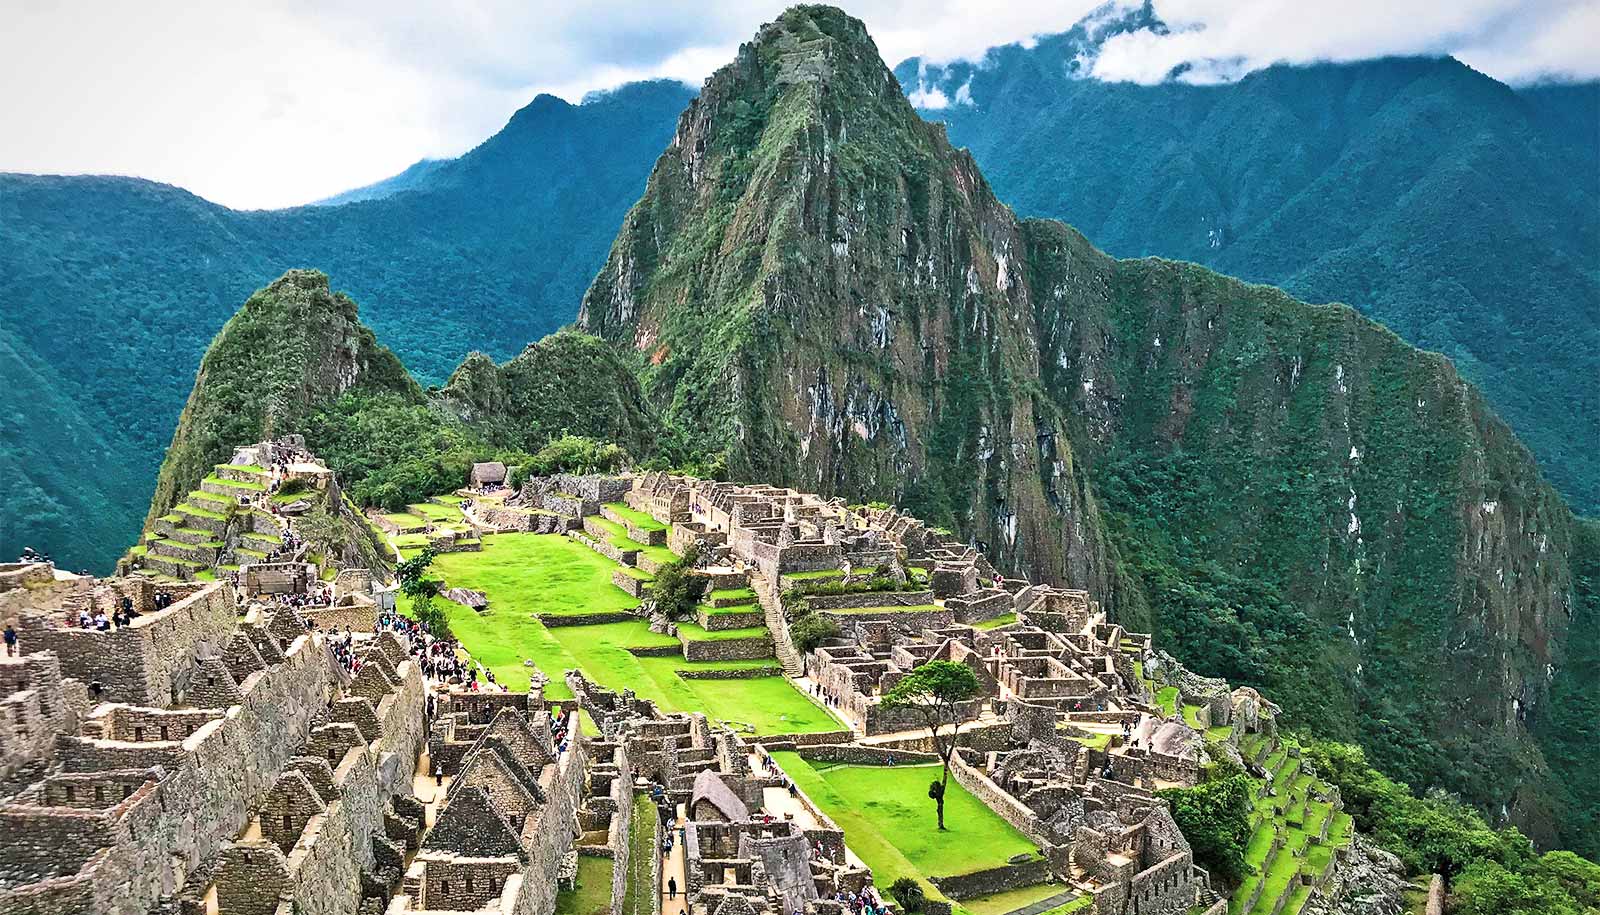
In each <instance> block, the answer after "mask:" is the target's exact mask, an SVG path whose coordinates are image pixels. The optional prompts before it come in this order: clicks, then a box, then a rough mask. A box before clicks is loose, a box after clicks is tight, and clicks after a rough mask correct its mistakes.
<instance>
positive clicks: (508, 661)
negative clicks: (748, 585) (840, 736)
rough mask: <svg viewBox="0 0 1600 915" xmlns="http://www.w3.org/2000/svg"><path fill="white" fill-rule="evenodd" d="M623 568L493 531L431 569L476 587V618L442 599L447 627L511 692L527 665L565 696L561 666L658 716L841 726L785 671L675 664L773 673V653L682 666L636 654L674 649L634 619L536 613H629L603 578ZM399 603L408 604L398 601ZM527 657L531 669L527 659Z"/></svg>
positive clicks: (738, 633) (543, 539) (552, 540)
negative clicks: (714, 674) (482, 608)
mask: <svg viewBox="0 0 1600 915" xmlns="http://www.w3.org/2000/svg"><path fill="white" fill-rule="evenodd" d="M619 568H621V566H618V565H617V564H616V563H614V562H612V561H611V560H609V559H607V558H605V557H604V556H601V555H600V554H598V553H596V552H595V551H593V550H591V549H589V548H588V547H587V546H584V545H583V544H582V543H579V542H577V541H576V540H574V539H572V538H570V537H565V536H561V535H558V534H498V535H495V536H493V537H489V538H486V539H485V540H484V541H483V549H482V550H481V551H479V552H462V553H446V554H443V555H441V556H439V557H437V558H436V559H435V560H434V563H433V569H432V572H433V575H434V576H435V577H437V578H439V579H442V580H443V581H444V582H445V583H447V584H448V585H450V586H459V587H464V588H472V589H475V590H479V591H482V592H484V594H485V595H487V596H488V599H489V609H488V611H487V612H484V613H477V612H474V611H473V610H470V609H468V608H467V607H463V606H461V605H460V604H455V603H452V602H449V601H443V600H442V599H441V605H442V606H443V607H444V609H445V612H446V615H447V617H448V618H449V621H450V628H451V630H452V631H453V632H454V634H455V637H456V638H457V639H459V640H460V641H461V644H462V645H463V646H464V647H465V648H466V649H467V651H469V652H471V654H472V656H473V657H474V658H475V659H477V660H478V661H479V662H480V663H482V664H483V665H484V666H486V667H488V668H489V669H491V670H493V671H494V674H495V678H496V679H497V680H498V681H499V682H500V683H501V684H502V685H504V686H506V687H507V688H509V689H526V688H527V687H528V684H529V678H530V675H531V673H532V671H533V669H537V670H539V671H541V672H543V673H544V674H545V675H546V676H547V677H548V678H549V683H548V685H547V686H546V688H545V694H546V695H547V696H549V697H551V698H558V699H559V698H570V697H571V695H572V693H571V691H570V690H569V689H568V688H567V686H566V683H565V682H564V680H563V675H564V673H565V671H567V670H568V669H572V668H576V669H579V670H582V671H583V672H584V674H585V675H586V676H588V677H589V678H590V679H592V680H594V681H595V682H596V683H599V684H600V685H602V686H605V687H607V688H609V689H619V690H620V689H624V688H628V689H632V690H634V691H635V692H636V693H637V694H638V695H640V696H641V697H644V698H648V699H653V700H655V701H656V702H657V703H659V704H660V705H661V707H662V709H663V711H667V712H690V711H703V712H705V713H706V715H708V716H709V717H711V718H712V719H714V720H717V721H722V722H726V723H728V724H729V725H731V726H733V727H736V728H738V729H740V730H744V731H755V732H756V733H763V734H783V733H810V732H817V731H833V730H840V729H842V727H843V726H842V725H841V724H840V723H839V722H837V721H836V720H835V719H834V718H833V717H832V716H831V715H830V714H829V713H828V712H827V710H825V709H824V708H823V707H822V706H820V705H818V704H817V703H815V702H813V701H812V700H811V699H809V698H808V697H806V696H805V695H804V694H803V693H801V692H800V691H799V690H797V689H795V688H794V686H792V685H791V684H790V683H789V681H788V680H787V679H785V678H784V677H782V676H757V677H752V678H747V679H685V678H684V677H681V676H679V672H680V671H688V670H692V671H719V670H747V669H751V668H770V667H774V666H776V664H777V662H776V661H775V660H773V659H757V660H748V661H695V662H690V661H686V660H684V658H683V655H682V653H681V652H673V653H667V654H661V655H649V656H646V655H638V654H634V653H633V652H632V651H630V649H638V648H643V649H656V650H663V649H668V648H679V647H680V643H679V641H678V639H677V638H676V637H674V636H670V635H664V634H662V633H657V632H651V631H650V628H649V625H648V623H646V621H645V620H643V619H640V618H633V619H629V620H625V621H618V622H603V623H595V624H589V625H549V626H547V625H545V623H544V622H541V621H540V617H544V618H545V619H549V620H551V622H558V621H559V619H558V618H560V617H563V616H565V617H577V616H587V615H589V614H597V613H616V612H619V611H627V610H631V609H633V608H634V607H635V606H637V605H638V600H637V599H635V598H633V597H631V596H630V595H629V594H628V593H627V592H625V591H623V590H622V589H621V588H619V587H617V586H616V585H614V584H612V582H611V575H612V573H613V572H615V571H616V570H617V569H619ZM401 606H402V609H403V610H404V609H409V607H408V606H407V605H406V604H405V602H404V600H403V599H402V605H401ZM682 628H683V631H684V632H685V635H686V636H688V637H690V638H693V639H726V638H748V637H751V636H753V635H762V634H765V633H766V629H765V628H761V627H754V628H752V629H749V630H746V629H736V630H727V631H723V632H707V631H705V630H703V629H700V627H698V626H694V625H693V624H683V626H682ZM525 661H531V662H532V667H529V666H528V665H526V664H524V662H525Z"/></svg>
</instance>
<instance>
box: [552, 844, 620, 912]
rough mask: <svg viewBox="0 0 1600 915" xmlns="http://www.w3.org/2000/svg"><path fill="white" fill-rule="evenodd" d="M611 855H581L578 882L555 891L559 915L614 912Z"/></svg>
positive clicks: (579, 857)
mask: <svg viewBox="0 0 1600 915" xmlns="http://www.w3.org/2000/svg"><path fill="white" fill-rule="evenodd" d="M611 871H612V861H611V859H610V858H602V857H600V856H599V855H579V856H578V884H577V886H576V887H575V888H573V889H570V890H560V891H558V892H557V893H556V915H609V913H610V912H611Z"/></svg>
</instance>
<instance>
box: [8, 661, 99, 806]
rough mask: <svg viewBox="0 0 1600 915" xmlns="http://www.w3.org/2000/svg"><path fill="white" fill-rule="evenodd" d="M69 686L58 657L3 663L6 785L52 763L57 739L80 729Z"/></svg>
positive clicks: (80, 686) (79, 688)
mask: <svg viewBox="0 0 1600 915" xmlns="http://www.w3.org/2000/svg"><path fill="white" fill-rule="evenodd" d="M63 686H64V684H63V683H62V682H61V664H60V662H59V661H58V660H57V659H56V655H55V653H54V652H49V651H46V652H41V653H39V654H32V655H26V656H24V657H16V658H10V657H8V658H0V697H3V698H0V722H5V723H6V725H7V726H6V727H0V779H4V778H6V777H8V776H10V775H11V774H12V773H13V772H16V771H17V770H18V769H20V768H22V767H23V766H26V765H28V764H30V763H33V762H37V761H38V760H41V759H46V758H48V757H49V755H50V750H51V748H52V747H53V746H54V745H55V740H56V735H58V734H66V733H70V732H71V731H72V730H73V729H74V728H75V727H76V722H77V715H76V711H75V709H74V707H73V706H72V704H71V702H70V701H69V699H68V695H67V693H65V692H64V691H63ZM78 691H79V692H80V693H81V692H82V691H83V687H82V685H81V684H80V685H79V686H78Z"/></svg>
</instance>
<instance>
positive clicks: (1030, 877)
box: [929, 858, 1050, 900]
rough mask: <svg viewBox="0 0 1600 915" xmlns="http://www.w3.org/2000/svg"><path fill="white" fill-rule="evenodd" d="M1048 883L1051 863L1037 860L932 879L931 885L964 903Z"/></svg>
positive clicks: (930, 880)
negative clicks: (979, 897)
mask: <svg viewBox="0 0 1600 915" xmlns="http://www.w3.org/2000/svg"><path fill="white" fill-rule="evenodd" d="M1049 879H1050V862H1049V861H1046V860H1045V859H1043V858H1037V859H1035V860H1032V861H1027V862H1024V863H1022V864H1003V865H1001V866H999V867H989V868H984V869H983V870H978V871H972V872H971V873H966V874H960V875H958V876H954V877H932V878H930V879H929V882H931V883H932V884H933V885H934V886H936V887H938V888H939V892H941V893H943V894H945V895H946V896H949V897H950V898H951V899H955V900H961V899H971V898H973V897H974V896H987V895H989V894H991V893H1001V892H1005V891H1006V890H1014V889H1017V888H1019V887H1024V886H1033V885H1035V884H1039V883H1045V882H1047V881H1048V880H1049Z"/></svg>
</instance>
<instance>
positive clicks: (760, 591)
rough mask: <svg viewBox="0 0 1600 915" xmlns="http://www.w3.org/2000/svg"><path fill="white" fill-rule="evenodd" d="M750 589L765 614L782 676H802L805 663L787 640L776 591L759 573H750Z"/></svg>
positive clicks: (781, 607)
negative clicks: (781, 669) (752, 590)
mask: <svg viewBox="0 0 1600 915" xmlns="http://www.w3.org/2000/svg"><path fill="white" fill-rule="evenodd" d="M750 587H751V588H752V589H754V590H755V592H756V600H757V601H758V602H760V604H761V609H762V610H763V611H764V612H765V613H766V616H767V629H768V631H770V632H771V633H772V644H773V649H774V650H775V651H776V652H777V654H778V661H779V663H781V664H782V665H783V672H784V674H785V675H787V676H790V677H801V676H804V675H805V670H806V667H805V663H804V662H803V661H802V660H801V659H800V652H798V651H796V650H795V648H794V642H793V641H791V640H790V639H789V622H788V620H786V619H784V618H783V602H782V601H781V600H779V598H778V594H777V590H776V589H775V588H774V587H773V585H772V582H770V581H768V580H767V577H766V576H765V575H762V574H760V573H759V572H752V573H750Z"/></svg>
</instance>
